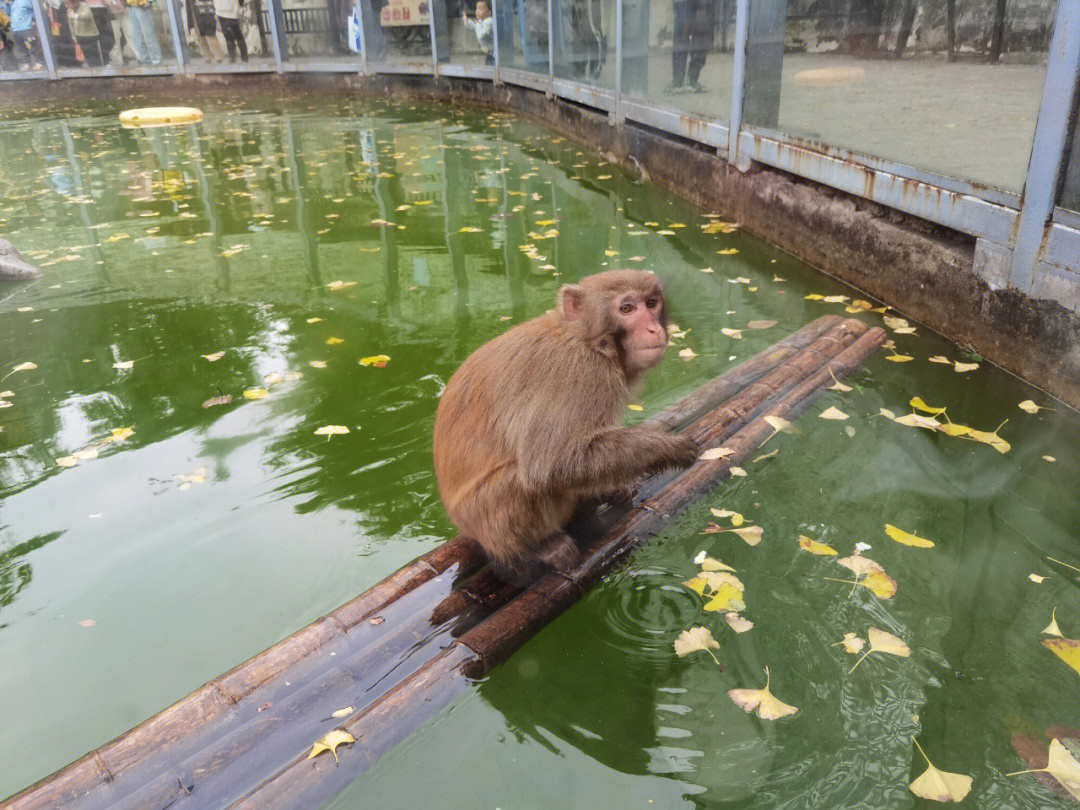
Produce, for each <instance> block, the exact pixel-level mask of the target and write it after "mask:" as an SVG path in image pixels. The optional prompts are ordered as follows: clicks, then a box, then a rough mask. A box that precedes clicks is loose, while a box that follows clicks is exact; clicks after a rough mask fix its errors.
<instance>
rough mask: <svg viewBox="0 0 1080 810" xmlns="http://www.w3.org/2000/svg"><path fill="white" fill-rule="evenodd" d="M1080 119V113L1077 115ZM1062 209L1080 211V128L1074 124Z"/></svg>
mask: <svg viewBox="0 0 1080 810" xmlns="http://www.w3.org/2000/svg"><path fill="white" fill-rule="evenodd" d="M1077 117H1078V118H1080V113H1077ZM1060 205H1061V207H1062V208H1069V209H1072V210H1073V211H1080V127H1078V126H1077V124H1076V123H1074V124H1073V142H1072V149H1071V150H1070V154H1069V156H1068V163H1067V164H1066V172H1065V189H1064V191H1062V192H1061V202H1060Z"/></svg>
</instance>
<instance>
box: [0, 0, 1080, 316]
mask: <svg viewBox="0 0 1080 810" xmlns="http://www.w3.org/2000/svg"><path fill="white" fill-rule="evenodd" d="M505 1H506V2H513V0H505ZM178 2H179V0H166V8H167V10H168V14H169V24H170V28H171V32H172V37H173V47H174V49H175V51H176V58H177V63H176V64H170V65H161V66H138V67H113V66H103V67H100V68H85V67H84V68H76V69H71V68H60V69H57V66H56V62H55V58H54V54H53V52H52V42H51V39H50V37H49V30H48V24H47V21H46V16H45V13H44V3H45V0H35V11H36V13H35V23H36V25H37V31H38V37H39V39H40V40H41V47H42V55H43V60H44V63H45V69H44V70H41V71H35V72H19V73H11V72H6V73H0V81H10V80H34V79H38V80H41V79H63V78H69V77H76V76H77V77H94V76H100V77H109V76H133V75H167V74H174V73H258V72H267V71H274V70H276V71H277V72H279V73H284V72H290V73H295V72H327V73H352V72H354V71H356V70H357V69H359V71H360V72H361V73H365V74H378V73H383V74H413V75H433V76H436V77H438V76H440V75H444V76H454V77H461V78H471V79H477V80H483V81H493V82H495V83H505V84H509V85H515V86H519V87H524V88H528V89H531V90H535V91H538V92H542V93H544V94H546V95H547V96H548V97H553V98H555V97H557V98H563V99H567V100H568V101H572V102H575V103H577V104H584V105H588V106H590V107H593V108H595V109H598V110H603V111H605V112H607V113H608V114H609V117H610V119H611V120H612V121H613V122H614V123H620V122H623V121H628V122H630V123H631V124H635V123H636V124H641V125H644V126H648V127H651V128H653V129H657V130H660V131H663V132H668V133H671V134H673V135H677V136H678V137H680V138H686V139H689V140H693V141H697V142H699V143H702V144H705V145H707V146H709V147H712V148H714V149H716V150H717V151H718V153H719V155H720V156H721V157H723V158H725V159H726V160H727V162H728V163H730V164H732V165H733V166H735V167H737V168H739V169H740V170H746V169H748V168H749V167H750V166H751V165H752V164H753V163H754V162H757V163H759V164H763V165H766V166H772V167H774V168H777V169H780V170H783V171H785V172H790V173H791V174H794V175H797V176H799V177H803V178H806V179H808V180H811V181H814V182H817V183H821V184H823V185H827V186H830V187H832V188H836V189H839V190H841V191H844V192H846V193H849V194H852V195H854V196H857V197H862V198H864V199H868V200H871V201H873V202H876V203H879V204H881V205H883V206H887V207H889V208H892V209H895V210H897V211H901V212H904V213H906V214H910V215H912V216H915V217H918V218H921V219H924V220H927V221H930V222H933V223H937V224H939V225H942V226H944V227H946V228H949V229H951V230H954V231H958V232H960V233H964V234H968V235H970V236H972V237H974V238H975V240H976V264H978V263H979V257H980V256H982V257H983V258H986V257H987V256H991V257H992V258H993V261H994V262H996V263H997V265H996V266H997V267H998V268H999V269H998V270H995V273H996V274H997V275H996V281H997V283H998V284H999V285H1003V284H1004V283H1006V282H1007V283H1008V284H1010V285H1011V286H1013V287H1016V288H1018V289H1019V290H1021V291H1023V292H1025V293H1028V294H1032V295H1040V294H1042V291H1043V289H1044V288H1049V289H1057V288H1060V284H1059V283H1057V282H1049V286H1048V282H1047V279H1049V278H1050V276H1055V277H1056V278H1057V279H1059V280H1060V279H1062V278H1066V277H1067V280H1068V283H1070V284H1071V283H1073V281H1074V277H1075V281H1076V283H1077V285H1080V211H1069V210H1065V209H1062V208H1060V207H1055V206H1056V203H1057V202H1058V200H1059V198H1060V196H1061V185H1062V183H1063V173H1064V169H1065V162H1066V160H1067V159H1068V152H1069V148H1070V145H1071V139H1072V138H1075V137H1080V125H1077V124H1076V123H1074V120H1073V118H1074V116H1075V115H1076V110H1077V107H1078V106H1080V2H1058V4H1057V17H1056V20H1055V24H1054V35H1053V41H1052V43H1051V46H1050V51H1049V54H1048V58H1047V69H1046V78H1045V80H1044V84H1043V91H1042V96H1041V103H1040V108H1039V114H1038V119H1037V121H1036V126H1035V133H1034V137H1033V139H1032V148H1031V159H1030V162H1029V165H1028V171H1027V175H1026V181H1025V184H1024V189H1023V191H1022V192H1021V193H1016V192H1013V191H1008V190H1004V189H998V188H993V187H989V186H985V185H982V184H979V183H975V182H971V181H967V180H963V179H959V178H954V177H946V176H943V175H940V174H937V173H934V172H931V171H927V170H924V169H920V168H918V167H915V166H909V165H906V164H903V163H899V162H896V161H892V160H888V159H885V158H880V157H874V156H871V155H865V154H862V153H860V152H856V151H853V150H848V149H844V148H841V147H837V146H833V145H829V144H822V143H817V142H814V141H812V140H808V139H805V138H800V137H798V136H795V135H792V134H790V133H785V132H779V131H773V130H768V129H763V128H760V127H756V126H751V125H748V124H746V123H745V122H744V118H743V114H744V108H745V100H746V96H745V93H746V75H747V42H748V39H749V27H750V15H751V2H754V0H736V9H735V11H736V17H735V39H734V43H733V44H734V65H733V75H732V93H731V103H730V107H729V109H727V110H720V109H718V110H716V111H715V113H716V115H715V117H709V116H703V115H700V114H696V113H691V112H689V111H686V110H682V109H678V108H676V107H673V106H670V105H667V104H665V103H663V102H660V101H653V100H649V99H642V98H636V97H627V96H625V95H624V92H623V90H624V88H623V64H622V63H623V55H624V47H623V46H624V42H623V28H624V24H625V20H624V6H623V0H616V6H615V36H616V40H615V60H616V64H615V88H614V90H609V89H606V88H600V87H595V86H592V85H587V84H583V83H581V82H576V81H573V80H570V79H563V78H557V77H556V76H555V30H554V20H555V17H556V14H555V9H554V6H553V3H555V2H559V0H546V3H545V12H546V16H547V26H548V43H547V59H548V64H547V71H546V73H545V72H534V71H530V70H522V69H520V68H512V67H504V66H503V64H502V63H503V59H504V51H505V52H506V53H509V52H510V50H512V43H507V42H501V41H500V37H499V25H498V24H497V23H496V25H495V36H494V51H493V52H494V57H495V64H494V66H491V65H473V64H461V63H451V62H446V63H443V64H440V63H439V58H440V50H441V49H440V48H439V45H438V42H437V38H436V36H435V22H434V19H435V18H434V15H435V14H437V13H445V8H446V6H445V2H438V3H433V9H432V18H431V19H430V20H429V24H428V25H429V33H430V34H431V55H430V58H427V57H421V58H418V59H415V60H413V59H409V60H403V61H397V62H385V61H380V62H378V63H374V62H373V60H371V59H369V58H368V50H367V45H368V42H367V32H366V31H365V30H364V18H363V16H362V17H361V20H360V26H361V36H362V37H363V38H364V48H363V52H362V54H361V55H360V57H359V59H358V60H353V59H333V58H322V57H319V58H314V59H305V60H302V61H295V60H289V58H288V54H287V53H285V52H283V47H282V46H283V44H284V43H283V40H282V37H281V36H280V35H279V30H280V26H281V10H282V7H281V6H282V0H265V2H266V3H267V4H268V6H267V8H268V10H269V11H270V14H269V20H270V32H269V35H270V40H271V43H272V46H273V55H272V59H267V60H262V61H258V62H251V63H248V64H245V65H203V64H201V63H189V62H188V61H187V60H186V59H185V54H184V50H183V48H184V43H183V37H182V31H181V28H182V25H181V15H180V10H179V7H178V5H177V4H178ZM502 2H504V0H493V5H492V13H493V14H495V16H496V19H498V14H497V12H498V8H497V7H496V6H495V5H494V4H495V3H499V4H501V3H502ZM515 13H516V11H515ZM375 22H376V23H377V21H375ZM508 48H509V49H510V50H507V49H508ZM447 56H448V57H449V58H451V59H452V58H453V54H452V53H450V54H447ZM541 70H542V68H541ZM725 115H726V116H727V123H725V122H724V116H725ZM1074 130H1075V131H1074ZM1048 274H1049V275H1048ZM1078 308H1080V307H1078Z"/></svg>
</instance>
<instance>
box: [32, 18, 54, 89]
mask: <svg viewBox="0 0 1080 810" xmlns="http://www.w3.org/2000/svg"><path fill="white" fill-rule="evenodd" d="M34 24H35V25H37V32H38V39H39V40H41V53H42V55H43V56H44V57H45V69H46V70H47V71H48V72H49V78H50V79H55V78H56V60H55V59H54V58H53V52H52V40H51V39H49V26H48V25H47V24H46V22H45V3H44V0H36V2H35V3H34Z"/></svg>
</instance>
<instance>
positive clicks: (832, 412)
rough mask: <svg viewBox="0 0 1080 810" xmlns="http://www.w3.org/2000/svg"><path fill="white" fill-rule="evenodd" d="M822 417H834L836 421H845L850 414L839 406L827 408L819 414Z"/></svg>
mask: <svg viewBox="0 0 1080 810" xmlns="http://www.w3.org/2000/svg"><path fill="white" fill-rule="evenodd" d="M818 416H819V417H820V418H821V419H833V420H836V421H843V420H845V419H847V418H848V415H847V414H846V413H844V412H843V411H841V410H838V409H837V408H826V409H825V410H824V411H822V412H821V413H819V414H818Z"/></svg>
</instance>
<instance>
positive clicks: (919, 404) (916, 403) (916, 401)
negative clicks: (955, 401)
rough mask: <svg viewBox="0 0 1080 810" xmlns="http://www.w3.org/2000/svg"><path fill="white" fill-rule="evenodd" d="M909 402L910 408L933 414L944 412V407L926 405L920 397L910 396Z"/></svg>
mask: <svg viewBox="0 0 1080 810" xmlns="http://www.w3.org/2000/svg"><path fill="white" fill-rule="evenodd" d="M910 404H911V407H912V408H918V409H919V410H920V411H922V412H923V413H932V414H934V415H937V414H939V413H945V409H944V408H934V407H932V406H930V405H927V404H926V403H925V402H923V400H922V397H912V398H911V403H910Z"/></svg>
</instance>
